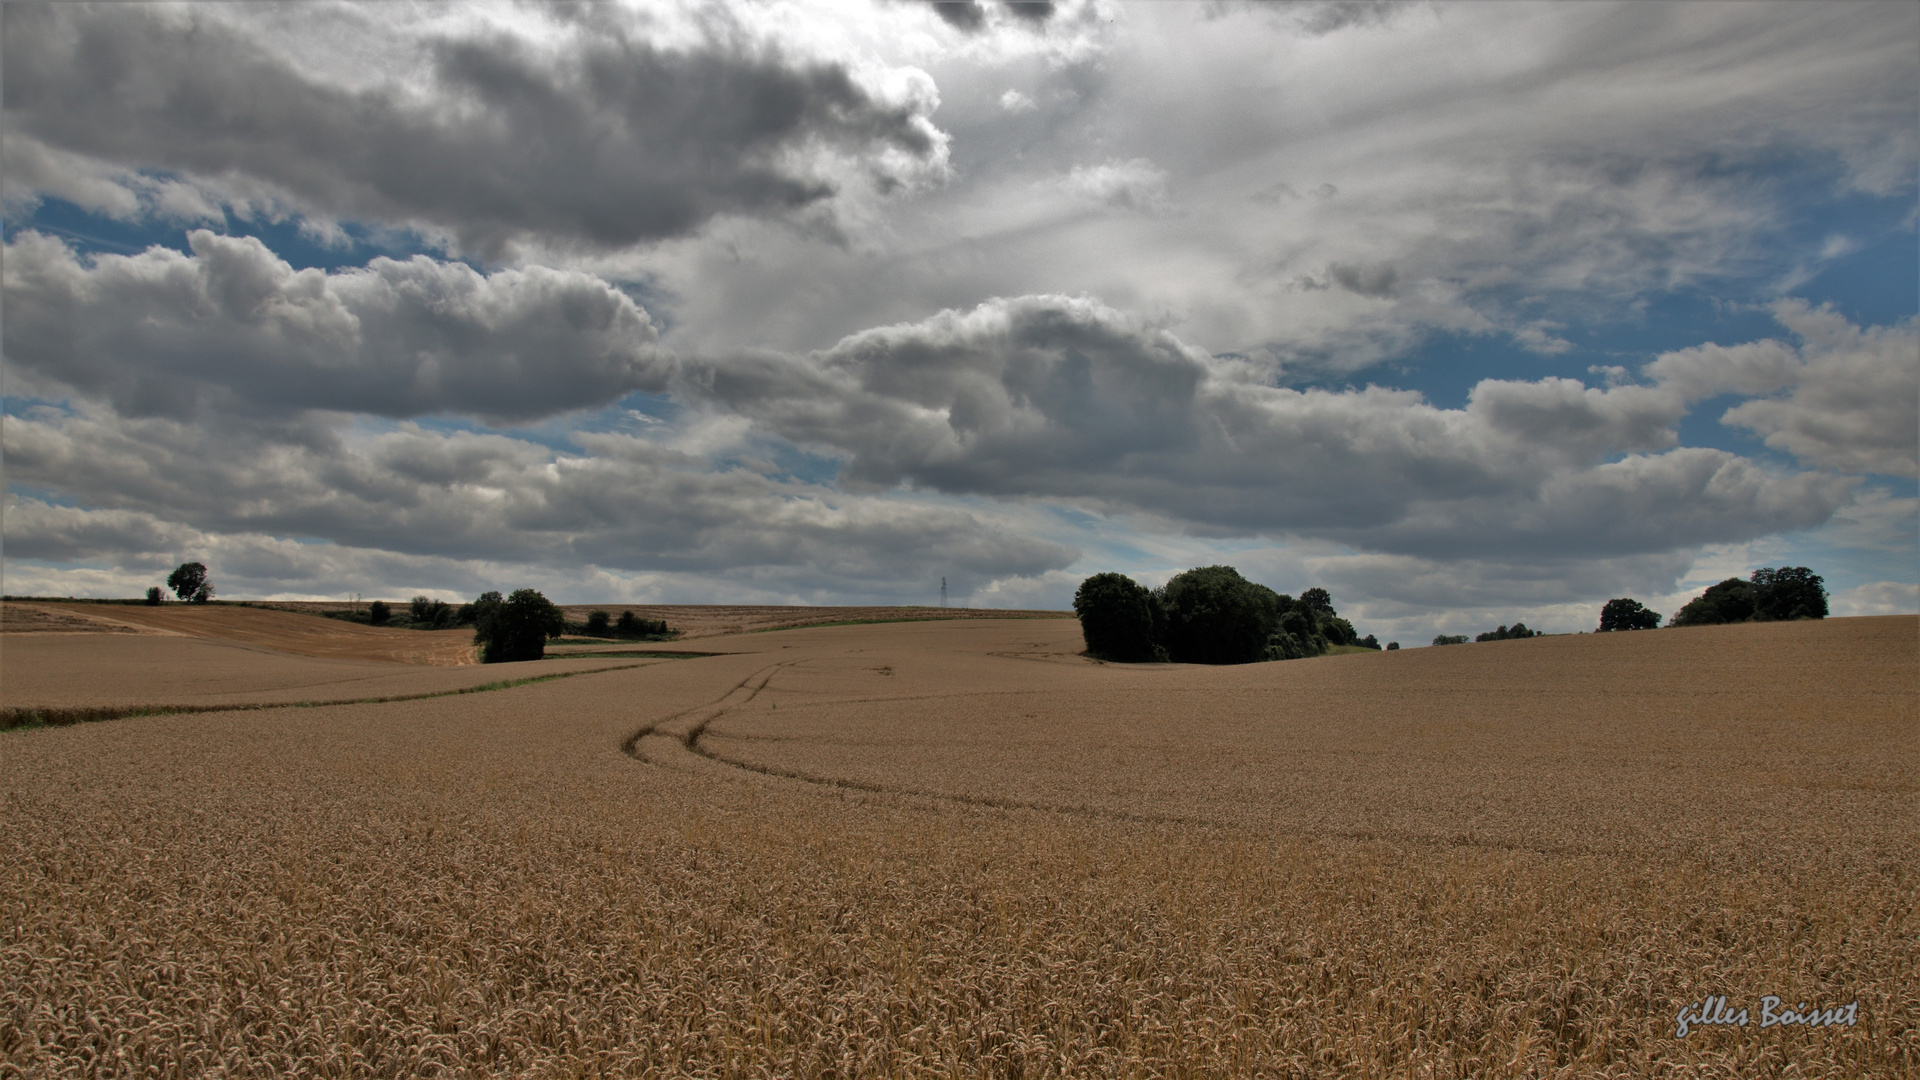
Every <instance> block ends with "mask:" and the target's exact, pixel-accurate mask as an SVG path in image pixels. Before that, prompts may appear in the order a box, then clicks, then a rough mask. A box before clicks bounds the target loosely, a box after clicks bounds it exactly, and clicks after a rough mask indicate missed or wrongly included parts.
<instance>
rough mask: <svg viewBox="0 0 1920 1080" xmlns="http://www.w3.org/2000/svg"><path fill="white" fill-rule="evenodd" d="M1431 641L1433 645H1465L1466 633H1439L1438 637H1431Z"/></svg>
mask: <svg viewBox="0 0 1920 1080" xmlns="http://www.w3.org/2000/svg"><path fill="white" fill-rule="evenodd" d="M1433 643H1434V644H1435V645H1465V644H1466V643H1467V635H1465V634H1441V635H1440V636H1439V637H1436V638H1434V639H1433Z"/></svg>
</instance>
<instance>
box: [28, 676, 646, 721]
mask: <svg viewBox="0 0 1920 1080" xmlns="http://www.w3.org/2000/svg"><path fill="white" fill-rule="evenodd" d="M644 666H645V665H642V664H615V665H612V666H610V667H600V668H591V669H589V670H586V671H556V672H554V673H553V674H551V675H529V676H527V677H526V678H524V679H501V680H499V681H498V682H490V683H481V684H480V685H478V686H464V687H461V688H459V689H456V690H429V691H427V692H426V693H424V694H389V695H387V696H386V697H366V698H341V699H339V700H336V701H273V702H267V701H251V702H239V703H235V704H230V705H76V706H71V707H66V706H53V707H48V708H36V707H32V706H27V707H22V708H8V709H0V731H21V730H25V729H27V728H38V727H71V726H72V725H74V724H90V723H93V722H95V721H99V720H126V719H130V718H132V717H136V716H176V715H180V714H182V713H210V712H257V711H259V710H261V709H320V708H325V707H327V706H331V705H385V704H388V703H390V702H395V701H425V700H426V699H428V698H442V697H458V696H460V695H461V694H484V693H488V692H490V691H494V690H510V689H512V688H513V687H516V686H530V685H532V684H534V683H543V682H553V681H554V680H556V679H571V678H573V677H574V676H575V675H598V674H600V673H601V672H603V671H625V670H627V669H628V668H635V667H644Z"/></svg>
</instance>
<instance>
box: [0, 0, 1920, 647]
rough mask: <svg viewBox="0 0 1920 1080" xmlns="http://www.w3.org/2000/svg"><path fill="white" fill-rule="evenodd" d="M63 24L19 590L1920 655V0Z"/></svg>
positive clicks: (13, 408)
mask: <svg viewBox="0 0 1920 1080" xmlns="http://www.w3.org/2000/svg"><path fill="white" fill-rule="evenodd" d="M3 17H4V19H5V28H4V29H5V39H4V47H5V57H4V61H5V66H4V71H3V72H0V75H3V77H4V90H3V93H4V124H5V132H4V134H5V140H4V143H3V144H0V146H3V147H4V153H5V161H4V162H0V169H3V171H4V177H5V191H4V199H5V211H6V237H5V245H6V248H5V280H4V300H5V324H4V334H5V337H4V348H5V362H6V367H5V374H6V382H7V385H6V415H5V429H4V436H5V445H4V448H5V455H6V459H5V460H6V466H7V495H6V506H5V514H6V516H5V551H4V554H5V574H6V579H7V591H8V592H10V593H16V594H23V593H24V594H54V595H66V594H73V595H137V594H138V593H139V592H141V591H142V590H143V589H144V588H145V586H146V585H148V584H151V583H153V582H154V581H157V580H159V577H158V576H156V575H160V576H163V575H164V573H165V572H166V570H167V569H169V568H171V567H172V566H173V565H174V564H176V563H178V562H180V561H184V560H188V559H198V560H200V561H203V562H206V563H208V565H210V566H211V567H213V568H214V571H215V576H216V579H217V580H218V581H219V582H220V584H221V592H222V595H226V596H243V595H254V596H283V597H307V596H340V595H344V594H345V593H347V592H349V591H351V592H358V593H362V594H367V595H392V596H395V597H404V596H407V595H412V594H414V593H416V592H426V593H430V594H435V593H437V594H440V595H444V596H464V595H470V594H472V593H475V592H478V591H480V590H482V589H486V588H506V587H514V586H516V585H521V584H533V585H537V586H539V587H542V588H544V589H546V590H547V591H548V592H549V594H550V595H554V596H556V598H558V599H561V600H566V601H575V602H594V601H606V602H614V603H617V602H621V601H625V602H649V601H650V602H683V603H697V602H774V603H778V602H814V603H833V602H846V603H856V602H858V603H888V602H900V603H927V602H931V600H932V599H933V598H934V597H935V596H937V591H938V583H939V581H940V580H941V579H942V578H943V577H944V578H946V579H948V580H949V581H950V582H951V583H952V584H953V586H954V595H955V596H956V597H958V598H964V599H965V601H966V602H969V603H973V604H976V605H983V606H1048V607H1063V606H1065V605H1066V603H1067V601H1068V600H1069V599H1070V597H1071V595H1072V590H1073V587H1074V585H1075V584H1077V582H1078V581H1079V579H1080V578H1081V577H1083V576H1085V575H1086V574H1088V573H1092V572H1095V571H1099V570H1108V569H1118V570H1122V571H1125V572H1129V573H1132V574H1134V575H1135V576H1137V577H1139V578H1141V579H1142V580H1146V581H1149V582H1157V581H1159V580H1164V578H1165V577H1167V576H1168V575H1170V574H1171V573H1174V572H1177V571H1179V570H1181V569H1185V568H1186V567H1188V566H1193V565H1200V564H1204V563H1210V562H1231V563H1233V564H1235V565H1238V566H1239V567H1240V568H1241V569H1242V571H1243V572H1246V573H1247V574H1248V575H1249V576H1252V577H1255V578H1256V579H1258V580H1263V581H1266V582H1267V583H1268V584H1271V585H1273V586H1274V587H1275V588H1277V589H1280V590H1282V591H1288V592H1297V591H1299V590H1300V589H1303V588H1305V587H1307V586H1308V585H1310V584H1318V585H1324V586H1326V587H1328V588H1330V589H1332V590H1333V592H1334V595H1335V598H1336V601H1337V602H1338V603H1339V604H1340V606H1341V608H1342V611H1343V613H1346V614H1350V615H1351V616H1353V617H1354V619H1355V621H1356V623H1357V624H1359V625H1360V626H1361V629H1362V631H1363V632H1369V631H1370V632H1375V633H1378V634H1379V635H1380V636H1381V637H1382V638H1383V639H1384V638H1386V637H1390V636H1402V637H1407V638H1408V639H1409V640H1410V641H1411V640H1424V636H1426V635H1430V634H1432V633H1435V632H1455V631H1464V630H1471V629H1487V628H1490V627H1491V626H1492V625H1493V624H1494V623H1496V622H1501V623H1511V622H1513V621H1516V620H1519V619H1524V620H1525V621H1526V622H1527V623H1528V624H1529V625H1532V626H1539V627H1543V628H1546V629H1554V630H1572V629H1583V628H1590V625H1591V623H1592V622H1593V621H1594V615H1593V612H1594V611H1597V608H1598V605H1599V604H1600V603H1601V602H1603V601H1604V600H1606V599H1607V598H1609V597H1611V596H1617V595H1634V596H1637V597H1639V598H1641V599H1642V600H1646V601H1648V602H1649V603H1650V604H1651V605H1652V606H1654V607H1657V608H1662V610H1670V609H1671V607H1670V605H1674V604H1677V603H1678V602H1681V601H1683V600H1684V599H1685V598H1686V596H1688V595H1690V594H1691V593H1693V592H1697V591H1698V590H1699V589H1700V588H1702V587H1704V585H1706V584H1710V583H1712V582H1713V581H1717V580H1719V579H1720V578H1723V577H1726V576H1729V575H1732V574H1739V575H1742V576H1744V575H1745V573H1747V572H1748V571H1749V570H1751V569H1752V568H1753V567H1755V566H1758V565H1763V564H1765V565H1772V564H1779V563H1785V562H1791V563H1805V564H1807V565H1812V566H1814V567H1815V568H1816V569H1817V570H1819V571H1821V572H1822V573H1823V574H1825V575H1826V577H1827V579H1828V581H1829V584H1830V586H1831V587H1833V588H1834V589H1835V593H1836V603H1835V609H1836V613H1840V614H1865V613H1878V612H1895V611H1913V610H1916V609H1920V551H1916V533H1917V532H1920V498H1916V488H1915V483H1916V480H1917V479H1920V463H1917V462H1916V455H1917V453H1920V317H1917V316H1916V306H1920V299H1917V298H1920V269H1917V268H1916V265H1915V264H1916V260H1915V257H1914V253H1915V250H1916V239H1915V237H1916V219H1917V218H1920V202H1917V201H1916V200H1917V199H1920V191H1917V190H1916V182H1915V177H1916V169H1920V137H1917V136H1916V131H1920V115H1917V113H1920V110H1917V109H1916V105H1915V102H1916V100H1920V50H1916V49H1915V48H1914V46H1915V44H1916V43H1920V9H1916V8H1915V7H1913V6H1912V5H1907V4H1897V3H1892V4H1847V5H1829V4H1805V5H1762V6H1758V7H1749V6H1746V5H1729V4H1672V5H1668V4H1637V3H1635V4H1590V5H1555V4H1542V5H1513V4H1498V5H1475V4H1427V3H1406V4H1398V3H1319V4H1299V5H1286V6H1271V5H1260V4H1231V3H1218V2H1214V3H1195V4H1179V3H1171V4H1170V3H1153V4H1127V3H1118V2H1112V0H1063V2H1058V3H1051V4H1005V3H985V2H981V3H967V4H940V5H935V4H924V3H904V2H898V0H846V2H839V3H830V2H825V0H821V2H807V3H779V2H774V3H752V4H748V3H738V4H711V3H691V2H689V3H687V4H684V5H676V4H646V5H640V6H634V7H629V6H619V5H604V6H601V5H594V6H588V7H585V8H581V7H574V6H554V7H541V6H537V5H536V6H528V5H501V6H474V5H461V6H456V7H395V6H390V5H360V4H333V3H313V4H302V5H294V6H273V7H268V8H253V7H247V6H240V5H184V6H164V7H163V6H123V5H105V6H97V7H96V6H89V5H60V6H25V5H9V6H7V7H6V8H5V11H4V16H3ZM1662 605H1669V607H1662ZM1482 623H1484V624H1485V625H1484V626H1482V625H1480V624H1482Z"/></svg>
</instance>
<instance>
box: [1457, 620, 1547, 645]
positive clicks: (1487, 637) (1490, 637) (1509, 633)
mask: <svg viewBox="0 0 1920 1080" xmlns="http://www.w3.org/2000/svg"><path fill="white" fill-rule="evenodd" d="M1539 636H1540V631H1538V630H1529V629H1527V624H1526V623H1523V622H1517V623H1514V624H1513V625H1512V626H1502V627H1500V628H1499V629H1497V630H1489V631H1487V632H1486V633H1484V634H1476V635H1474V639H1473V640H1475V641H1513V640H1515V639H1517V638H1530V637H1539Z"/></svg>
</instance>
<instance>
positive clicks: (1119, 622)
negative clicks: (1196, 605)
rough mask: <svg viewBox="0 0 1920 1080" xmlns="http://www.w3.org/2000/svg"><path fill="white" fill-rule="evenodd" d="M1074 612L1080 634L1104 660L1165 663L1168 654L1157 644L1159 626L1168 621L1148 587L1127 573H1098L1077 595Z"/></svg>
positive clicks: (1081, 587)
mask: <svg viewBox="0 0 1920 1080" xmlns="http://www.w3.org/2000/svg"><path fill="white" fill-rule="evenodd" d="M1073 613H1074V614H1075V615H1078V616H1079V617H1080V633H1081V635H1082V636H1083V637H1085V638H1086V639H1087V651H1088V652H1090V653H1092V654H1093V655H1095V656H1097V657H1100V658H1101V659H1103V660H1118V661H1121V662H1123V663H1133V662H1139V661H1145V660H1165V659H1166V658H1167V652H1166V650H1165V649H1162V648H1160V647H1159V646H1158V645H1156V644H1155V643H1154V639H1155V638H1156V637H1158V636H1159V634H1158V633H1157V630H1158V627H1157V626H1156V624H1157V623H1161V622H1164V621H1165V620H1164V616H1162V614H1161V612H1160V611H1159V604H1158V603H1157V602H1156V601H1155V599H1154V596H1153V594H1152V593H1150V592H1148V591H1147V589H1146V587H1145V586H1143V585H1141V584H1139V583H1138V582H1136V581H1134V580H1133V579H1132V578H1130V577H1128V576H1127V575H1125V574H1112V573H1108V574H1095V575H1093V576H1092V577H1090V578H1088V579H1087V580H1085V581H1083V582H1081V583H1080V588H1079V589H1077V590H1075V591H1074V594H1073Z"/></svg>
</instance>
